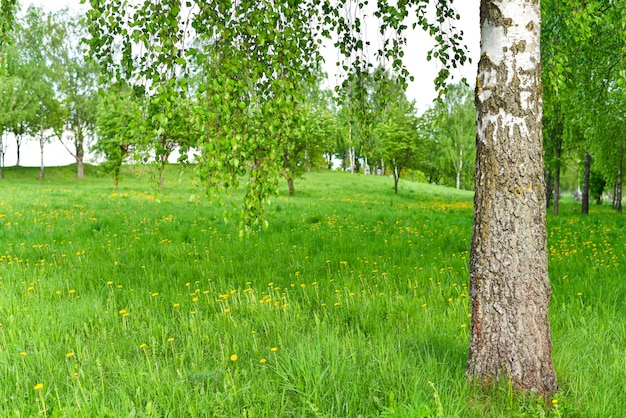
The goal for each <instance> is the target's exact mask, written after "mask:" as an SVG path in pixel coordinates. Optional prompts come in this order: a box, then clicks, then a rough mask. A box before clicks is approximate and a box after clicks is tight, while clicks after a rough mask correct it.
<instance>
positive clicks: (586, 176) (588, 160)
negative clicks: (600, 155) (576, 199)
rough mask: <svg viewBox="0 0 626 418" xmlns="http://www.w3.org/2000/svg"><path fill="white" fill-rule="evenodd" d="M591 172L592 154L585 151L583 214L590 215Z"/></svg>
mask: <svg viewBox="0 0 626 418" xmlns="http://www.w3.org/2000/svg"><path fill="white" fill-rule="evenodd" d="M590 172H591V154H589V152H588V151H585V172H584V174H583V195H582V208H581V210H580V211H581V213H582V214H583V215H589V174H590Z"/></svg>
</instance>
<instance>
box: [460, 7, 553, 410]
mask: <svg viewBox="0 0 626 418" xmlns="http://www.w3.org/2000/svg"><path fill="white" fill-rule="evenodd" d="M540 20H541V14H540V6H539V1H532V2H529V1H525V0H481V9H480V23H481V36H482V38H481V48H482V51H481V59H480V62H479V63H478V77H477V81H476V84H477V86H476V108H477V112H478V113H477V115H478V117H477V128H478V134H477V137H476V143H477V152H476V155H477V161H476V194H475V201H474V211H475V212H474V226H473V235H472V247H471V256H470V295H471V298H472V328H471V338H470V352H469V360H468V366H467V374H468V377H469V379H470V381H472V382H474V383H479V384H483V385H489V384H491V383H493V382H494V381H496V380H498V379H501V378H502V379H505V381H506V382H510V383H511V384H512V385H513V386H514V387H515V388H517V389H519V390H529V391H532V392H535V393H537V394H539V395H542V396H544V397H545V398H549V397H550V396H552V394H554V393H555V392H556V391H557V390H558V387H557V384H556V373H555V369H554V364H553V362H552V342H551V340H550V325H549V323H548V307H549V302H550V294H551V289H550V281H549V279H548V257H547V231H546V218H545V204H546V203H545V183H544V178H543V167H544V165H543V144H542V133H541V129H542V124H541V114H542V101H541V61H540V48H539V31H540Z"/></svg>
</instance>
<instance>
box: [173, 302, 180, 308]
mask: <svg viewBox="0 0 626 418" xmlns="http://www.w3.org/2000/svg"><path fill="white" fill-rule="evenodd" d="M172 306H173V307H175V308H178V307H179V306H180V303H174V304H173V305H172Z"/></svg>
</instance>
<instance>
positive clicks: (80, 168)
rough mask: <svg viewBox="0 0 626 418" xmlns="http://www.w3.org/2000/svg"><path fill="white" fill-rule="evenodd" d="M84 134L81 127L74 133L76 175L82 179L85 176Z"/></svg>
mask: <svg viewBox="0 0 626 418" xmlns="http://www.w3.org/2000/svg"><path fill="white" fill-rule="evenodd" d="M84 159H85V136H84V134H83V130H82V128H79V129H78V131H77V134H76V177H77V178H79V179H82V178H84V177H85V167H84Z"/></svg>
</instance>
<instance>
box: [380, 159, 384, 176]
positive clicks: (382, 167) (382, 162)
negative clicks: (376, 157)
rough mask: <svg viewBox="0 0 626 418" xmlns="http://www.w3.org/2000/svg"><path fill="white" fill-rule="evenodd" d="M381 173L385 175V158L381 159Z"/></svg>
mask: <svg viewBox="0 0 626 418" xmlns="http://www.w3.org/2000/svg"><path fill="white" fill-rule="evenodd" d="M380 175H381V176H384V175H385V160H383V159H382V158H381V159H380Z"/></svg>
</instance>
